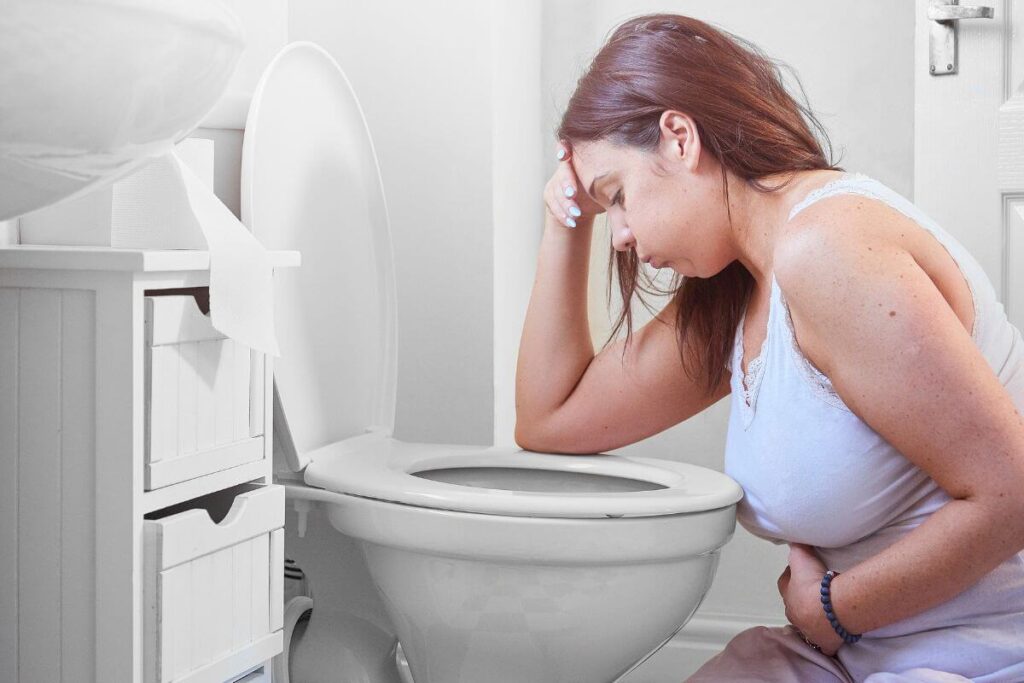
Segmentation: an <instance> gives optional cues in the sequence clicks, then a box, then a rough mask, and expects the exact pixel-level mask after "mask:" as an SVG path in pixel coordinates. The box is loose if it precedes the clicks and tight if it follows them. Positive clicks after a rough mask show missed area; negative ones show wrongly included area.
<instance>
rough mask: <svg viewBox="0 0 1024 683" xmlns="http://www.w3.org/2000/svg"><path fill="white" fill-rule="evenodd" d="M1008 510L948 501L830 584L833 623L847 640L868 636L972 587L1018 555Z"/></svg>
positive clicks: (1014, 522)
mask: <svg viewBox="0 0 1024 683" xmlns="http://www.w3.org/2000/svg"><path fill="white" fill-rule="evenodd" d="M1012 507H1013V506H1009V505H1007V506H1005V507H1004V508H1003V509H999V508H997V507H996V506H994V505H991V504H982V503H978V502H974V501H970V500H962V499H954V500H951V501H949V502H948V503H946V504H945V505H944V506H942V507H941V508H939V509H938V510H936V511H935V512H934V513H933V514H932V515H931V516H930V517H928V519H926V520H925V521H924V522H923V523H921V525H920V526H918V527H916V528H915V529H914V530H913V531H911V532H909V533H908V534H907V535H906V536H904V537H903V538H901V539H900V540H899V541H897V542H895V543H893V544H892V545H891V546H889V547H888V548H886V549H885V550H883V551H882V552H880V553H878V554H877V555H875V556H874V557H871V558H869V559H867V560H865V561H863V562H861V563H860V564H858V565H856V566H855V567H852V568H851V569H850V570H848V571H845V572H843V573H842V574H840V575H839V576H837V577H836V578H835V579H833V580H832V607H833V609H834V611H835V615H836V617H837V618H838V619H839V622H840V623H841V624H842V625H843V627H844V628H845V629H846V630H847V631H849V632H851V633H864V632H865V631H872V630H874V629H877V628H881V627H883V626H887V625H889V624H892V623H895V622H897V621H901V620H903V619H906V618H908V617H911V616H913V615H915V614H918V613H920V612H924V611H925V610H927V609H930V608H932V607H934V606H936V605H938V604H941V603H943V602H946V601H947V600H950V599H952V598H953V597H955V596H956V595H958V594H959V593H961V592H963V591H964V590H966V589H967V588H969V587H971V586H973V585H974V584H975V583H977V582H978V581H979V580H981V578H982V577H984V576H985V574H987V573H989V572H990V571H992V570H993V569H995V568H996V567H997V566H999V565H1000V564H1001V563H1003V562H1005V561H1006V560H1007V559H1008V558H1010V557H1012V556H1013V555H1014V554H1016V553H1018V552H1020V550H1021V549H1022V548H1024V532H1022V529H1021V520H1020V519H1019V517H1020V516H1019V515H1017V514H1013V513H1012V511H1011V508H1012ZM1017 609H1024V605H1018V606H1017Z"/></svg>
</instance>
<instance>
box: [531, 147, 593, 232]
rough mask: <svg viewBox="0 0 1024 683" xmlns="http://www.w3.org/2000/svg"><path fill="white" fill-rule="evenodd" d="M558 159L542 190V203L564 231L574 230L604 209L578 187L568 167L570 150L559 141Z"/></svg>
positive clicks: (569, 165) (571, 170)
mask: <svg viewBox="0 0 1024 683" xmlns="http://www.w3.org/2000/svg"><path fill="white" fill-rule="evenodd" d="M555 153H556V155H558V156H559V163H558V167H557V168H555V172H554V174H553V175H552V176H551V178H550V179H549V180H548V183H547V185H546V186H545V187H544V204H545V205H546V207H547V211H548V213H549V214H551V215H552V216H554V218H555V220H556V221H558V222H559V223H561V224H562V225H564V226H566V227H568V228H575V227H576V221H577V220H580V219H586V220H592V219H593V218H594V216H596V215H597V214H599V213H604V207H602V206H601V205H599V204H598V203H596V202H595V201H594V200H592V199H591V198H590V197H589V196H587V193H586V191H585V190H583V189H582V188H581V187H580V185H581V183H580V181H579V178H577V177H576V171H575V169H573V166H572V150H571V149H570V148H569V145H568V144H566V143H564V142H559V143H558V144H557V145H556V146H555Z"/></svg>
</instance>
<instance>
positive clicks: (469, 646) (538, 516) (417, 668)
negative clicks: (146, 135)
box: [242, 43, 742, 683]
mask: <svg viewBox="0 0 1024 683" xmlns="http://www.w3.org/2000/svg"><path fill="white" fill-rule="evenodd" d="M242 169H243V181H242V219H243V222H244V223H245V224H246V225H248V226H249V227H250V229H252V230H253V232H254V233H255V234H256V236H257V237H258V238H259V239H260V240H261V241H263V243H264V244H265V245H266V246H267V247H269V248H272V249H296V250H298V251H300V252H301V254H302V259H303V262H302V266H301V267H300V268H297V269H292V270H291V271H288V272H282V273H279V274H278V275H277V282H276V285H275V286H276V298H275V302H274V306H275V314H276V317H277V323H278V334H279V343H280V347H281V351H282V355H281V358H280V359H278V361H277V362H276V365H275V396H274V404H275V410H274V419H273V427H274V429H273V432H274V451H275V481H276V482H277V483H279V484H282V485H284V486H285V488H286V494H287V499H288V501H289V511H288V515H287V519H286V532H285V554H286V556H287V557H288V558H289V559H291V560H294V563H295V566H297V567H301V571H302V573H304V575H305V580H306V581H307V582H308V595H302V596H299V597H296V598H294V599H293V601H292V603H291V604H290V605H289V606H288V609H286V623H287V624H290V629H289V633H290V634H292V635H293V637H292V638H291V639H290V642H288V643H286V645H285V648H286V650H285V653H284V655H282V656H281V657H279V658H278V661H277V662H276V663H275V664H276V669H275V681H278V682H280V681H287V680H291V681H295V682H297V683H317V682H318V681H324V682H327V681H346V683H348V682H361V683H410V681H414V683H484V682H486V683H519V682H524V683H525V682H526V681H530V682H531V683H549V682H550V683H556V682H562V681H565V682H569V681H572V682H580V681H586V682H587V683H603V682H611V681H615V680H617V679H619V678H621V677H622V676H623V675H624V674H626V673H627V672H628V671H629V670H631V669H632V668H633V667H635V666H636V665H637V664H638V663H639V662H641V661H643V659H644V658H646V657H647V656H649V655H650V654H651V653H652V652H654V651H656V650H657V649H658V648H659V647H660V646H661V645H663V644H664V643H665V642H667V641H668V640H669V639H671V638H672V636H673V635H674V634H675V633H676V632H678V630H679V629H680V628H682V627H683V626H684V625H685V624H686V622H687V621H688V620H689V618H690V617H691V616H692V615H693V613H694V612H695V611H696V609H697V608H698V607H699V605H700V603H701V601H702V600H703V598H704V596H705V595H706V594H707V591H708V589H709V588H710V586H711V583H712V580H713V578H714V574H715V570H716V568H717V565H718V560H719V551H720V549H721V547H722V546H723V545H724V544H726V543H727V542H728V541H729V540H730V539H731V537H732V535H733V532H734V530H735V509H736V503H737V502H738V501H739V500H740V498H741V497H742V490H741V489H740V487H739V486H738V485H737V484H736V482H734V481H733V480H732V479H730V478H729V477H727V476H725V475H724V474H722V473H719V472H716V471H713V470H710V469H707V468H703V467H698V466H695V465H691V464H687V463H680V462H675V461H667V460H659V459H652V458H638V457H620V456H615V455H588V456H575V455H574V456H570V455H557V454H547V453H532V452H526V451H523V450H521V449H518V448H515V447H508V446H496V447H489V446H471V445H463V444H459V445H453V444H425V443H412V442H406V441H402V440H399V439H396V438H395V437H394V429H393V427H394V416H395V389H396V379H397V375H396V335H397V331H396V329H397V326H396V317H395V295H394V268H393V262H392V252H391V244H390V236H389V228H388V221H387V212H386V205H385V203H384V197H383V192H382V189H381V183H380V176H379V171H378V170H377V164H376V157H375V155H374V152H373V146H372V143H371V141H370V138H369V134H368V132H367V130H366V124H365V121H364V119H363V116H362V113H361V110H360V109H359V105H358V102H357V101H356V99H355V96H354V95H353V93H352V91H351V88H350V87H349V85H348V82H347V80H346V79H345V77H344V75H343V74H342V73H341V71H340V69H339V68H338V66H337V64H336V63H335V62H334V61H333V60H332V59H331V58H330V57H329V56H328V55H326V53H324V52H323V51H322V50H321V49H319V48H317V47H316V46H314V45H312V44H309V43H295V44H292V45H289V46H288V47H286V48H285V50H284V51H282V53H281V54H279V55H278V57H277V58H275V60H274V61H273V62H272V63H271V65H270V66H269V67H268V69H267V71H266V72H265V73H264V75H263V77H262V79H261V81H260V84H259V85H258V86H257V89H256V94H255V96H254V99H253V103H252V106H251V108H250V112H249V119H248V121H247V124H246V134H245V142H244V145H243V157H242ZM302 180H305V182H301V181H302ZM310 606H311V608H310ZM307 615H308V621H307V620H306V617H307ZM285 655H286V657H285ZM285 660H286V661H285Z"/></svg>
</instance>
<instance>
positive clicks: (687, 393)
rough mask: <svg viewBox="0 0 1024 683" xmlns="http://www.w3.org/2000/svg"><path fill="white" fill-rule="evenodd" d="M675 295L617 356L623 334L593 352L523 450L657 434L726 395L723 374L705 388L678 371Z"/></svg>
mask: <svg viewBox="0 0 1024 683" xmlns="http://www.w3.org/2000/svg"><path fill="white" fill-rule="evenodd" d="M675 316H676V301H675V300H674V299H673V300H672V301H671V302H670V303H669V304H668V305H667V306H665V308H663V309H662V311H661V312H660V313H659V314H658V316H657V317H656V318H654V319H652V320H651V321H650V322H648V323H647V324H646V325H644V326H643V327H641V328H640V329H639V330H637V331H636V333H635V334H634V335H633V340H632V342H631V344H630V346H629V348H628V349H627V350H626V353H625V356H623V352H622V350H623V346H624V345H625V340H624V339H619V340H616V341H615V342H613V343H612V344H609V345H608V346H607V347H606V348H605V349H604V350H602V351H601V352H600V353H598V354H597V355H596V356H594V359H593V360H592V361H591V362H590V365H588V366H587V369H586V372H584V373H583V376H582V377H581V378H580V381H579V383H578V384H577V385H576V387H575V389H573V392H572V393H571V394H570V395H569V397H568V398H567V399H566V400H565V402H564V403H563V404H562V405H561V406H560V407H559V408H558V409H557V410H556V411H555V412H553V413H552V414H551V415H549V416H548V418H547V419H546V420H544V421H543V423H542V424H540V425H537V426H536V427H535V429H533V430H532V431H531V433H530V434H522V435H520V434H518V433H517V435H516V441H517V443H519V445H520V446H522V447H523V448H527V449H529V450H536V451H545V452H553V453H580V454H582V453H601V452H604V451H609V450H613V449H616V448H621V447H623V446H627V445H629V444H632V443H636V442H637V441H641V440H642V439H645V438H647V437H649V436H653V435H655V434H658V433H659V432H662V431H664V430H666V429H668V428H669V427H671V426H673V425H676V424H678V423H680V422H682V421H684V420H686V419H687V418H689V417H691V416H693V415H695V414H696V413H699V412H701V411H702V410H704V409H705V408H707V407H708V406H710V405H713V404H714V403H717V402H718V401H719V400H720V399H722V398H723V397H724V396H726V395H728V394H729V391H730V387H729V377H730V375H729V373H728V372H726V373H725V375H724V377H723V380H722V382H721V383H720V385H719V386H718V387H717V388H716V390H715V391H714V392H712V394H711V396H704V390H703V388H702V387H701V386H700V385H699V383H698V382H694V381H693V380H691V379H690V378H689V377H687V376H686V373H685V372H684V371H683V367H682V361H681V359H680V354H679V349H678V343H677V341H676V331H675Z"/></svg>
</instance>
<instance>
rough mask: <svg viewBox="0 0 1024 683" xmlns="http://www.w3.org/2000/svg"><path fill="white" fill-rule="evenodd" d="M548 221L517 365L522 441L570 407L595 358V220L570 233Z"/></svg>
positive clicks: (582, 220)
mask: <svg viewBox="0 0 1024 683" xmlns="http://www.w3.org/2000/svg"><path fill="white" fill-rule="evenodd" d="M545 216H546V218H545V224H544V235H543V237H542V239H541V245H540V252H539V255H538V257H537V274H536V277H535V278H534V281H533V291H532V293H531V294H530V304H529V306H528V308H527V311H526V320H525V322H524V324H523V334H522V338H521V339H520V342H519V359H518V361H517V364H516V434H517V436H522V435H523V434H526V433H529V431H530V430H531V428H533V427H534V426H536V425H538V424H539V423H540V422H541V421H543V420H544V418H545V417H547V416H549V415H551V414H552V413H553V412H554V411H555V409H557V408H558V407H559V406H560V405H562V403H564V402H565V399H566V398H568V397H569V395H570V394H571V393H572V391H573V389H574V388H575V387H576V384H577V383H578V382H579V379H580V377H582V376H583V373H584V372H585V371H586V369H587V366H588V365H589V364H590V361H591V360H593V358H594V345H593V343H592V342H591V340H590V326H589V320H588V317H587V275H588V270H589V266H590V239H591V234H592V231H593V223H594V220H593V218H586V217H584V218H577V219H576V223H577V227H575V228H567V227H565V226H564V225H560V224H559V223H558V222H557V221H556V220H555V219H554V218H553V217H552V216H551V215H550V214H549V213H547V212H545Z"/></svg>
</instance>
